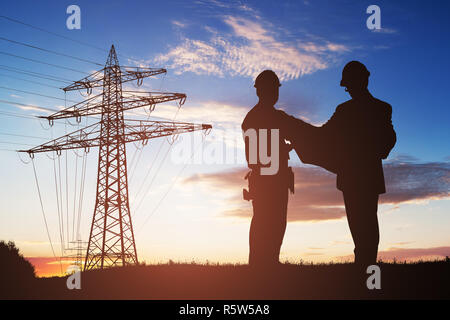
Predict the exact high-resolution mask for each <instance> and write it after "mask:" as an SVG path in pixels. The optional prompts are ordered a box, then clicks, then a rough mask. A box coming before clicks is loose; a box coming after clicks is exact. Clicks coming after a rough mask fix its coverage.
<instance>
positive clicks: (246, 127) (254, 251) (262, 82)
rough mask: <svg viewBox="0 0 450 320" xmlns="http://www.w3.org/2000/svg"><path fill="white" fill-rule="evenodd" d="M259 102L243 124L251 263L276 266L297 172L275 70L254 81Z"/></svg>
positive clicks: (265, 72)
mask: <svg viewBox="0 0 450 320" xmlns="http://www.w3.org/2000/svg"><path fill="white" fill-rule="evenodd" d="M254 86H255V88H256V95H257V96H258V98H259V101H258V104H257V105H256V106H254V107H253V108H252V109H251V110H250V111H249V113H248V114H247V116H246V117H245V119H244V121H243V123H242V130H243V134H244V141H245V154H246V158H247V162H248V167H249V168H250V169H251V171H250V172H249V173H248V174H247V176H246V179H248V181H249V190H248V191H247V190H245V189H244V199H245V200H248V201H250V200H252V205H253V218H252V221H251V225H250V236H249V245H250V254H249V264H250V265H252V266H264V267H267V266H273V265H277V264H278V263H279V255H280V248H281V244H282V242H283V237H284V232H285V230H286V220H287V203H288V189H290V190H291V192H293V191H294V175H293V172H292V169H291V168H290V167H288V160H289V151H290V150H291V149H292V148H291V147H290V145H289V144H287V143H286V142H285V139H286V138H287V136H286V133H285V129H284V128H283V127H284V126H282V124H281V122H282V121H283V119H288V118H287V115H286V114H285V113H284V112H283V111H280V110H277V109H275V103H276V102H277V101H278V95H279V87H280V86H281V84H280V80H279V79H278V77H277V75H276V74H275V73H274V72H273V71H272V70H265V71H263V72H261V73H260V74H259V75H258V77H257V78H256V80H255V85H254Z"/></svg>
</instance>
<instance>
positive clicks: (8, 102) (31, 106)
mask: <svg viewBox="0 0 450 320" xmlns="http://www.w3.org/2000/svg"><path fill="white" fill-rule="evenodd" d="M0 102H3V103H6V104H12V105H17V106H22V107H28V108H33V109H38V110H42V111H51V112H58V111H59V110H56V109H51V108H46V107H40V106H35V105H31V104H23V103H19V102H14V101H8V100H0Z"/></svg>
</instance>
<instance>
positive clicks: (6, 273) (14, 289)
mask: <svg viewBox="0 0 450 320" xmlns="http://www.w3.org/2000/svg"><path fill="white" fill-rule="evenodd" d="M34 279H35V272H34V267H33V265H32V264H31V263H30V262H28V261H27V260H26V259H25V258H24V257H23V256H22V255H21V254H20V253H19V248H17V247H16V245H15V244H14V242H12V241H9V242H8V243H6V242H5V241H0V283H1V285H0V288H1V289H0V297H3V298H14V297H16V296H17V293H21V292H23V291H24V289H25V290H26V289H27V288H30V287H31V286H32V285H33V283H34Z"/></svg>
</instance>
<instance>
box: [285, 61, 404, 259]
mask: <svg viewBox="0 0 450 320" xmlns="http://www.w3.org/2000/svg"><path fill="white" fill-rule="evenodd" d="M369 75H370V73H369V71H368V70H367V68H366V67H365V66H364V65H363V64H362V63H360V62H358V61H351V62H349V63H347V65H346V66H345V67H344V69H343V71H342V80H341V83H340V84H341V86H342V87H345V88H346V89H345V91H347V92H348V93H349V94H350V96H351V97H352V99H351V100H349V101H346V102H344V103H342V104H341V105H339V106H338V107H337V108H336V111H335V113H334V114H333V116H332V117H331V118H330V120H328V122H327V123H325V124H324V125H323V126H322V127H319V128H317V127H313V126H311V125H309V124H306V123H305V122H303V121H301V120H299V119H296V123H297V125H296V130H297V138H296V139H295V141H293V140H291V141H292V142H293V144H294V147H295V149H296V151H297V153H298V155H299V157H300V159H302V161H303V162H306V163H311V164H316V165H320V166H322V167H324V168H326V169H327V170H329V171H331V172H334V173H336V174H337V188H338V189H339V190H341V191H342V192H343V195H344V203H345V210H346V212H347V220H348V224H349V226H350V231H351V234H352V237H353V242H354V244H355V250H354V253H355V263H356V264H358V265H360V266H363V267H366V266H368V265H371V264H375V263H376V260H377V253H378V242H379V229H378V217H377V210H378V196H379V194H382V193H384V192H386V190H385V184H384V175H383V167H382V159H386V158H387V156H388V155H389V152H390V151H391V149H392V148H393V147H394V145H395V142H396V134H395V131H394V128H393V126H392V121H391V115H392V108H391V106H390V105H389V104H388V103H386V102H383V101H381V100H378V99H376V98H374V97H373V96H372V95H371V94H370V92H369V90H368V89H367V86H368V83H369ZM291 124H292V122H291ZM291 128H292V127H291Z"/></svg>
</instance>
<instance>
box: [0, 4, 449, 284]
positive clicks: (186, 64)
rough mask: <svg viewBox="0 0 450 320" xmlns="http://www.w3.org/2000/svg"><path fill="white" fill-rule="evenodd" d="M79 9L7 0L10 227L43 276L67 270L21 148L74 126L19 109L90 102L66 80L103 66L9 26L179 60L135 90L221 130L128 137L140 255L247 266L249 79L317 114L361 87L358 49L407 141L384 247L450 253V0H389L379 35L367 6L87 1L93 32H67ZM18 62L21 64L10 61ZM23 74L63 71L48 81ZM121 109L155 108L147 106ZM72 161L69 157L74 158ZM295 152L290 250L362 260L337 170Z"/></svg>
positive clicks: (95, 50) (165, 110)
mask: <svg viewBox="0 0 450 320" xmlns="http://www.w3.org/2000/svg"><path fill="white" fill-rule="evenodd" d="M71 4H74V2H73V1H39V2H36V1H23V0H19V1H14V2H1V3H0V10H1V14H0V15H2V16H1V17H0V30H1V31H0V37H1V39H0V100H1V101H0V124H1V129H0V156H1V157H2V165H1V168H0V179H1V184H0V199H1V201H0V239H2V240H13V241H15V242H16V244H17V246H18V247H19V248H20V250H21V252H22V253H23V254H24V256H26V257H29V258H30V261H32V263H33V264H35V266H36V268H37V271H38V274H40V275H50V274H56V273H58V272H60V265H59V262H57V261H55V259H54V257H53V253H52V250H51V246H50V242H49V240H48V237H47V233H46V229H45V225H44V220H43V217H42V213H41V208H40V202H39V197H38V194H37V191H36V185H35V180H34V174H33V168H32V165H31V163H28V164H27V163H26V162H28V161H29V158H28V157H27V156H26V155H21V156H20V157H19V156H18V154H17V153H16V152H13V151H12V150H17V149H28V148H31V147H33V146H35V145H39V144H41V143H44V142H46V141H47V140H50V139H51V138H52V137H53V138H55V137H58V136H60V135H62V134H64V133H65V132H71V131H75V130H76V129H77V126H76V125H74V124H75V121H72V122H71V123H68V124H65V123H64V121H59V124H58V123H57V124H55V125H54V126H53V127H52V128H51V129H49V126H48V124H47V123H45V122H40V121H39V120H36V119H32V117H31V116H34V115H46V114H48V112H45V111H43V110H42V109H37V108H32V107H29V106H28V107H27V106H24V105H32V106H40V107H46V108H50V109H60V108H63V107H64V105H65V104H66V105H67V106H69V105H71V104H73V103H74V101H82V100H83V99H84V98H85V97H84V96H85V92H71V93H68V94H67V97H65V96H64V92H63V91H62V90H60V89H58V88H60V87H64V86H66V85H68V83H67V82H63V81H60V82H57V81H54V77H58V78H60V79H61V80H71V81H75V80H79V79H81V78H83V77H85V76H86V75H87V74H88V73H91V72H93V71H95V70H97V69H101V67H100V66H95V65H92V64H89V63H86V62H82V61H79V60H74V59H70V58H67V57H63V56H58V55H54V54H51V53H49V52H44V51H42V50H36V49H32V48H29V47H25V46H21V45H18V44H17V43H12V42H10V41H7V40H5V39H9V40H14V41H20V42H22V43H26V44H30V45H34V46H38V47H41V48H45V49H48V50H53V51H56V52H59V53H64V54H68V55H71V56H76V57H79V58H82V59H87V60H89V61H94V62H96V63H100V64H102V65H103V64H104V63H105V61H106V58H107V54H108V50H109V48H110V47H111V44H114V45H115V47H116V50H117V52H118V58H119V62H120V63H121V64H122V65H128V66H136V65H140V66H149V67H164V68H167V69H168V73H167V75H165V76H158V77H155V78H153V79H146V80H145V81H144V85H143V86H142V87H140V88H139V89H137V88H138V87H137V86H136V84H135V83H129V84H127V85H124V89H128V90H147V91H160V90H162V91H170V92H183V93H186V94H187V97H188V99H187V101H186V103H185V105H184V106H183V107H182V108H181V109H180V111H179V112H177V106H176V105H175V104H173V103H167V104H160V105H157V106H156V109H155V111H154V112H153V113H152V114H151V117H150V119H155V120H157V119H161V118H164V119H170V120H173V119H176V120H178V121H189V122H195V123H209V124H212V125H213V130H212V131H211V133H210V134H209V135H207V136H204V134H203V133H200V132H197V133H193V134H186V135H181V136H180V137H179V139H178V140H176V141H175V142H174V143H173V144H170V143H169V141H168V139H165V138H161V139H157V140H151V141H150V142H149V144H148V145H147V146H145V147H144V148H143V149H142V148H141V145H138V144H136V145H134V144H130V145H128V146H127V157H128V164H129V168H128V171H129V172H128V174H129V183H130V184H129V194H130V207H131V211H132V214H133V225H134V229H135V236H136V246H137V250H138V257H139V260H141V261H146V262H147V263H158V262H167V261H169V259H171V260H173V261H180V262H191V261H192V260H194V261H197V262H205V261H207V260H208V261H210V262H222V263H225V262H231V263H245V262H246V261H247V255H248V230H249V225H250V217H251V216H250V214H251V204H250V203H249V202H247V201H244V200H243V199H242V188H243V187H246V181H245V180H244V179H243V177H244V176H245V174H246V172H247V169H246V164H245V158H244V150H243V143H242V135H241V131H240V124H241V122H242V120H243V118H244V117H245V115H246V113H247V112H248V111H249V110H250V108H251V107H253V106H254V105H255V104H256V102H257V99H256V95H255V89H254V87H253V80H254V78H255V77H256V75H257V74H258V73H259V72H261V71H262V70H264V69H272V70H274V71H275V72H276V73H277V74H278V75H279V77H280V79H281V82H282V87H281V88H280V99H279V102H278V104H277V107H278V108H280V109H283V110H284V111H286V112H287V113H289V114H292V115H294V116H297V117H301V118H303V119H304V120H306V121H309V122H311V123H313V124H315V125H320V124H321V123H324V122H325V121H326V120H327V119H328V118H329V117H330V116H331V115H332V113H333V112H334V109H335V108H336V106H337V105H338V104H340V103H342V102H344V101H346V100H348V99H349V97H348V94H347V93H346V92H345V91H344V90H343V88H341V87H340V86H339V80H340V76H341V70H342V67H343V66H344V65H345V63H346V62H348V61H350V60H360V61H361V62H363V63H364V64H365V65H366V66H367V68H368V69H369V71H370V72H371V76H370V83H369V89H370V91H371V92H372V94H373V95H374V96H375V97H377V98H379V99H381V100H384V101H387V102H389V103H390V104H391V105H392V107H393V116H392V120H393V124H394V127H395V130H396V132H397V144H396V146H395V148H394V149H393V151H392V153H391V155H390V156H389V158H388V160H387V161H385V163H384V164H385V176H386V182H387V193H386V194H385V195H383V196H381V198H380V209H379V221H380V229H381V241H380V254H379V257H380V258H382V259H383V260H389V259H393V258H394V257H396V258H397V259H398V260H405V259H406V260H417V259H430V258H442V257H445V256H446V255H450V232H449V230H450V148H449V142H448V141H450V130H449V121H450V108H449V101H450V90H449V89H448V88H449V84H450V81H449V80H448V72H449V71H450V61H449V59H448V57H449V56H450V44H449V41H448V38H449V36H450V22H449V20H448V12H449V9H450V3H449V2H448V1H428V2H427V1H377V2H376V4H377V5H378V6H379V7H380V8H381V27H382V28H381V29H380V30H377V31H371V30H369V29H368V28H367V27H366V19H367V18H368V16H369V15H368V14H367V13H366V8H367V7H368V6H369V5H371V4H374V2H372V1H357V0H354V1H350V0H348V1H320V0H317V1H314V0H308V1H306V0H304V1H261V0H259V1H218V0H209V1H207V0H199V1H76V4H78V5H79V6H80V8H81V29H80V30H68V29H67V27H66V19H67V17H68V14H66V8H67V7H68V6H69V5H71ZM4 16H6V17H9V18H13V19H17V20H19V21H21V22H23V23H26V24H29V25H32V26H36V27H40V28H42V29H43V30H45V31H39V30H37V29H35V28H31V27H29V26H27V25H24V24H20V23H15V22H12V21H11V20H8V19H6V18H5V17H4ZM55 34H57V35H60V36H57V35H55ZM61 36H64V37H66V38H63V37H61ZM69 39H72V40H75V41H72V40H69ZM11 54H13V55H16V56H15V57H14V56H11ZM17 56H21V57H26V58H28V59H34V60H38V61H45V62H47V63H51V64H55V65H59V66H65V67H67V68H70V69H72V70H67V69H62V68H57V67H54V66H49V65H44V64H39V63H36V62H32V61H29V60H24V59H21V58H18V57H17ZM14 68H15V69H14ZM19 69H20V70H22V73H20V72H14V70H15V71H17V70H19ZM23 70H26V71H28V72H35V73H41V74H47V75H51V77H50V78H49V79H41V78H36V77H33V76H31V75H30V73H28V74H24V73H23ZM35 75H36V74H35ZM51 79H53V80H51ZM30 81H34V82H30ZM17 90H21V91H17ZM30 92H31V93H38V94H40V95H44V96H47V97H44V96H38V95H35V94H30ZM50 97H56V98H59V99H61V100H57V99H54V98H50ZM65 99H66V100H65ZM11 102H15V103H19V104H22V105H14V104H12V103H11ZM126 117H128V118H133V119H137V118H142V119H146V118H147V117H148V115H147V113H146V111H145V110H135V111H133V112H132V113H127V114H126ZM94 121H97V119H88V122H87V123H88V124H89V123H94ZM83 124H85V122H84V121H83ZM66 130H67V131H66ZM141 149H142V151H140V150H141ZM81 154H82V153H81V151H80V153H79V155H81ZM192 155H193V156H192ZM53 156H54V155H52V154H49V155H48V156H46V155H45V154H39V155H37V156H36V158H35V165H36V169H37V174H38V180H39V184H40V188H41V191H42V196H43V203H44V212H45V214H46V218H47V221H48V226H49V230H50V236H51V239H52V243H53V247H54V249H55V253H56V255H57V256H60V255H61V252H62V250H61V247H62V244H61V241H60V238H61V236H60V232H59V226H58V216H57V209H56V208H57V205H56V192H55V181H54V179H55V176H54V171H53V170H54V167H53V164H54V161H53V160H52V159H53ZM65 156H66V155H65V154H63V157H62V158H61V159H60V161H61V166H62V168H63V170H65V159H66V158H65ZM76 157H77V155H75V154H74V153H73V152H72V151H70V152H68V154H67V160H68V161H67V163H68V168H69V172H68V181H67V185H68V186H69V187H68V190H67V194H68V197H66V189H63V191H62V192H61V194H62V195H63V198H62V199H63V207H64V208H63V214H64V219H65V221H64V223H65V225H64V236H65V242H66V243H65V244H64V247H68V244H67V240H74V239H75V238H76V234H74V233H75V232H73V230H74V229H75V228H73V223H72V221H74V220H75V219H74V218H73V217H74V213H75V212H78V209H76V210H75V211H74V210H73V208H74V203H75V204H76V205H75V207H78V201H79V199H78V198H76V199H74V194H75V192H74V189H75V174H74V170H75V164H76V163H77V166H78V171H77V172H78V176H77V178H78V179H77V192H79V186H80V184H81V180H80V174H79V172H80V171H79V170H81V160H80V158H78V160H77V161H76V160H75V159H76ZM97 159H98V150H97V149H93V150H91V151H90V153H89V154H88V156H87V170H86V180H85V181H86V182H85V189H84V198H83V202H82V208H81V210H80V212H81V222H80V235H81V240H83V241H87V240H88V237H89V228H90V222H91V219H92V214H93V207H94V200H95V188H96V171H97ZM21 160H22V161H21ZM55 161H56V162H55V163H56V165H58V160H55ZM24 162H25V163H24ZM290 164H291V165H292V166H294V167H295V174H296V191H295V195H293V196H291V197H290V199H289V210H288V219H289V225H288V227H287V231H286V235H285V239H284V243H283V247H282V249H281V251H282V252H281V260H282V261H286V260H289V261H291V262H299V261H300V259H302V260H304V261H313V262H329V261H345V260H349V259H351V258H352V251H353V244H352V240H351V236H350V232H349V230H348V226H347V221H346V219H345V211H344V208H343V200H342V194H341V193H340V192H339V191H338V190H336V188H335V177H334V176H333V175H332V174H329V173H327V172H326V171H324V170H322V169H319V168H317V167H313V166H306V165H303V164H301V162H300V160H299V159H298V157H297V155H296V154H295V153H291V160H290ZM63 178H64V179H63V182H62V185H63V187H64V188H65V183H66V181H65V176H63ZM77 197H78V195H77ZM74 200H75V201H74ZM67 208H68V210H67ZM66 216H67V217H69V219H68V220H69V224H67V219H66ZM65 253H68V251H66V252H65ZM65 268H66V266H63V269H64V270H65ZM64 270H63V271H64Z"/></svg>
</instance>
